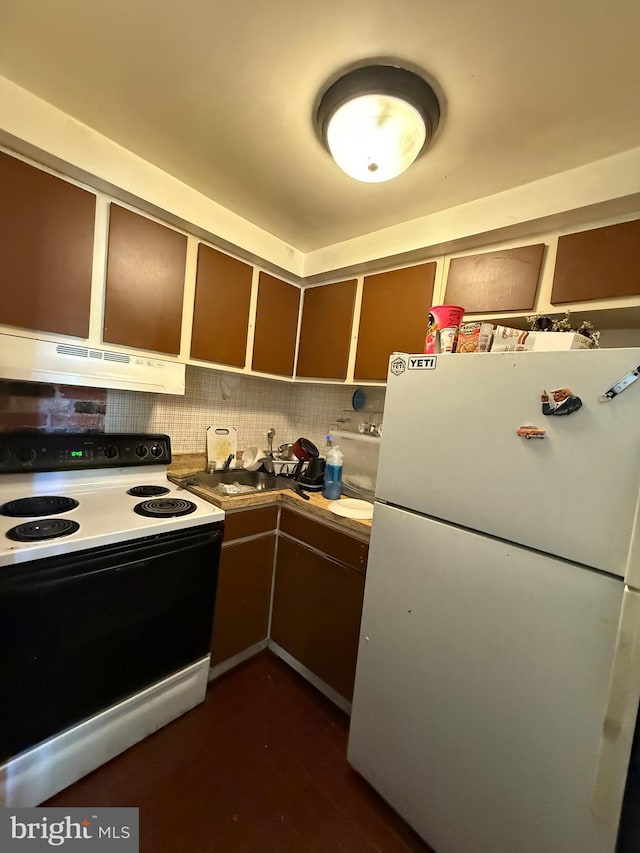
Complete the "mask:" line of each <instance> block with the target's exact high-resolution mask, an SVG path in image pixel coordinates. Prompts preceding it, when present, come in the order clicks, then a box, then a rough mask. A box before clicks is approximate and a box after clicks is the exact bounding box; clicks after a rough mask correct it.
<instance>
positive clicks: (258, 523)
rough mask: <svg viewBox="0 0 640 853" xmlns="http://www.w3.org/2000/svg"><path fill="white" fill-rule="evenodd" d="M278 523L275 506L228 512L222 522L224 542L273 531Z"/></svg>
mask: <svg viewBox="0 0 640 853" xmlns="http://www.w3.org/2000/svg"><path fill="white" fill-rule="evenodd" d="M277 522H278V508H277V506H263V507H257V508H256V509H244V510H239V511H238V512H228V513H227V515H226V518H225V522H224V541H225V542H230V541H231V540H232V539H242V538H244V537H245V536H255V535H256V534H258V533H268V532H269V531H270V530H275V529H276V525H277Z"/></svg>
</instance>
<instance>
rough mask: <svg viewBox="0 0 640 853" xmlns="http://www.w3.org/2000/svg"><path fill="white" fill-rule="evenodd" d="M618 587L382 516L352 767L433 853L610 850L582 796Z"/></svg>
mask: <svg viewBox="0 0 640 853" xmlns="http://www.w3.org/2000/svg"><path fill="white" fill-rule="evenodd" d="M623 589H624V585H623V583H622V582H621V581H619V580H617V579H616V578H613V577H610V576H608V575H603V574H601V573H599V572H594V571H591V570H589V569H584V568H581V567H579V566H576V565H573V564H571V563H566V562H564V561H561V560H558V559H554V558H551V557H548V556H545V555H543V554H540V553H536V552H534V551H529V550H527V549H524V548H521V547H519V546H515V545H509V544H506V543H504V542H500V541H498V540H496V539H492V538H490V537H484V536H481V535H479V534H476V533H473V532H470V531H465V530H461V529H459V528H455V527H453V526H450V525H446V524H443V523H442V522H438V521H434V520H431V519H427V518H424V517H421V516H417V515H415V514H413V513H410V512H407V511H405V510H400V509H397V508H395V507H390V506H386V505H384V504H382V505H381V504H377V505H376V508H375V515H374V524H373V533H372V539H371V548H370V553H369V563H368V568H367V583H366V588H365V600H364V612H363V619H362V626H361V639H360V647H359V654H358V666H357V673H356V683H355V693H354V699H353V708H352V717H351V728H350V736H349V751H348V757H349V761H350V762H351V763H352V765H353V766H354V767H355V768H356V769H357V770H358V771H359V772H360V773H361V774H362V775H363V776H364V777H365V778H366V779H367V780H368V781H369V782H370V783H371V784H372V785H373V786H374V787H375V788H376V789H377V790H378V791H379V792H380V793H381V794H382V796H383V797H384V798H385V799H387V800H388V801H389V803H391V805H392V806H393V807H394V808H395V809H396V810H397V811H398V812H399V813H400V814H401V815H402V816H403V817H404V818H405V819H406V820H407V821H408V822H409V823H410V824H411V825H412V826H413V827H414V828H415V829H416V831H417V832H418V833H419V834H420V835H421V836H422V837H423V838H424V839H425V840H426V841H427V843H428V844H430V845H432V846H433V848H434V849H435V850H437V851H438V853H469V851H490V853H515V851H517V853H541V851H544V853H577V851H580V853H613V850H614V846H615V838H616V818H615V817H611V816H609V817H608V818H599V817H597V816H596V815H595V814H594V813H593V811H592V810H591V809H590V798H591V794H592V786H593V781H594V776H595V772H596V765H597V758H598V747H599V744H600V737H601V733H602V726H603V720H604V715H605V708H606V704H607V695H608V685H609V673H610V671H611V667H612V660H613V656H614V651H615V646H616V633H617V626H618V619H619V614H620V608H621V603H622V597H623ZM617 807H618V809H619V807H620V804H619V803H618V806H617Z"/></svg>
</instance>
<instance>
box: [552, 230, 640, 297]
mask: <svg viewBox="0 0 640 853" xmlns="http://www.w3.org/2000/svg"><path fill="white" fill-rule="evenodd" d="M638 295H640V219H635V220H633V221H632V222H620V223H619V224H618V225H606V226H605V227H603V228H592V229H591V230H589V231H579V232H578V233H576V234H565V235H564V236H562V237H560V238H559V239H558V254H557V257H556V267H555V272H554V276H553V287H552V289H551V302H552V303H553V304H557V303H562V302H583V301H584V302H586V301H588V300H590V299H607V298H608V297H613V296H638Z"/></svg>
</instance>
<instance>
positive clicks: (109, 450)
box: [104, 444, 118, 459]
mask: <svg viewBox="0 0 640 853" xmlns="http://www.w3.org/2000/svg"><path fill="white" fill-rule="evenodd" d="M104 455H105V456H106V457H107V459H115V458H116V456H117V455H118V451H117V449H116V448H115V447H114V446H113V444H108V445H107V446H106V447H105V449H104Z"/></svg>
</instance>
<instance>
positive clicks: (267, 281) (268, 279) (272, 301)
mask: <svg viewBox="0 0 640 853" xmlns="http://www.w3.org/2000/svg"><path fill="white" fill-rule="evenodd" d="M299 307H300V289H299V288H298V287H294V286H293V285H292V284H287V282H286V281H281V280H280V279H279V278H274V277H273V276H272V275H267V273H264V272H261V273H260V277H259V279H258V307H257V309H256V327H255V336H254V340H253V361H252V365H251V366H252V368H253V369H254V370H257V371H259V372H261V373H275V374H278V375H280V376H293V360H294V356H295V351H296V333H297V330H298V311H299Z"/></svg>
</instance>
